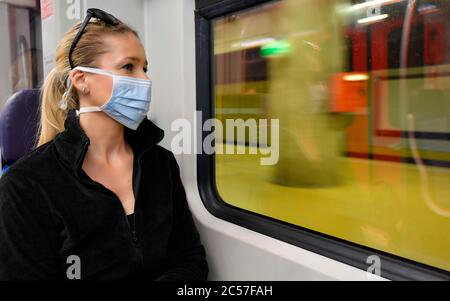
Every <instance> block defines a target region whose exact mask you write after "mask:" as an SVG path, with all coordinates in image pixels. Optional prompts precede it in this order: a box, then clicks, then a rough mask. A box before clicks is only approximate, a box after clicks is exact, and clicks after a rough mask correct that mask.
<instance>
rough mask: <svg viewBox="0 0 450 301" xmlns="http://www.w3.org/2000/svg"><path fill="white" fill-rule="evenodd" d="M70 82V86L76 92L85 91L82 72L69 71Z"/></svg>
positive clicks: (84, 79)
mask: <svg viewBox="0 0 450 301" xmlns="http://www.w3.org/2000/svg"><path fill="white" fill-rule="evenodd" d="M69 77H70V80H71V81H72V85H73V86H74V87H75V89H76V90H77V91H78V92H80V93H81V92H82V91H83V89H84V90H86V86H87V84H86V77H85V74H84V72H83V71H80V70H77V69H75V70H72V71H70V75H69Z"/></svg>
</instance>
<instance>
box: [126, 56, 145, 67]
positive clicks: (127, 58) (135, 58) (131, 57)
mask: <svg viewBox="0 0 450 301" xmlns="http://www.w3.org/2000/svg"><path fill="white" fill-rule="evenodd" d="M125 60H132V61H135V62H139V61H140V59H139V58H137V57H135V56H127V57H124V58H123V59H121V60H120V61H121V62H123V61H125ZM144 65H145V66H147V65H148V61H147V60H145V63H144Z"/></svg>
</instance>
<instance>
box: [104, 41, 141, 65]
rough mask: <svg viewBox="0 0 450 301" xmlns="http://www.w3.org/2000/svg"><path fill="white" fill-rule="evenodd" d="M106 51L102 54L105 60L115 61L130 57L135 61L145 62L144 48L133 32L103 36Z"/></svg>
mask: <svg viewBox="0 0 450 301" xmlns="http://www.w3.org/2000/svg"><path fill="white" fill-rule="evenodd" d="M105 46H106V47H107V52H105V54H104V55H103V58H104V59H105V60H109V61H110V62H111V63H116V62H119V61H121V60H125V59H130V60H134V61H136V62H141V63H144V64H145V63H146V61H147V58H146V55H145V49H144V47H143V46H142V43H141V41H140V40H139V39H138V38H137V37H136V36H135V35H133V34H131V33H129V34H115V35H109V36H107V37H106V38H105Z"/></svg>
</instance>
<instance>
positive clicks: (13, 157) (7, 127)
mask: <svg viewBox="0 0 450 301" xmlns="http://www.w3.org/2000/svg"><path fill="white" fill-rule="evenodd" d="M39 107H40V90H38V89H25V90H21V91H18V92H16V93H15V94H14V95H12V96H11V97H10V98H9V99H8V100H7V101H6V103H5V106H4V108H3V110H2V112H0V152H1V163H2V173H3V172H5V171H6V170H7V169H8V167H9V166H11V164H13V163H14V162H15V161H17V160H18V159H20V158H21V157H23V156H24V155H25V154H27V153H28V152H30V151H31V150H32V149H33V148H34V147H35V146H36V144H37V140H38V138H37V133H38V129H39V127H38V123H39V119H40V114H39Z"/></svg>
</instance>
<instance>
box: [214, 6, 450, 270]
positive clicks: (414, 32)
mask: <svg viewBox="0 0 450 301" xmlns="http://www.w3.org/2000/svg"><path fill="white" fill-rule="evenodd" d="M211 24H212V26H211V34H212V37H213V39H212V44H213V45H212V46H213V48H212V49H213V50H212V51H213V53H212V58H213V60H212V67H213V68H212V73H211V78H212V81H213V91H212V101H213V102H212V106H213V108H214V110H212V112H215V113H214V114H215V116H214V117H215V118H217V119H219V120H221V121H222V124H225V123H226V120H227V119H232V120H236V119H242V120H244V121H246V122H247V121H249V120H254V121H255V122H254V123H253V124H256V125H260V124H261V123H260V120H263V119H266V120H268V121H270V120H273V119H276V120H278V121H279V127H278V132H277V133H276V132H275V133H276V134H277V136H278V137H272V136H273V132H272V131H267V132H268V136H267V143H265V141H261V140H260V138H259V137H260V136H259V137H257V138H255V137H254V135H253V136H252V135H251V134H250V131H249V133H248V135H241V136H238V137H236V135H234V134H233V135H229V133H226V131H227V130H228V129H225V134H224V135H223V137H220V140H218V141H216V146H218V145H219V146H220V145H224V146H225V145H226V146H227V147H228V148H229V147H231V148H235V150H236V151H234V152H232V153H217V154H216V155H215V156H214V163H215V185H216V190H217V193H218V195H219V196H220V198H221V199H222V200H223V201H224V202H225V203H226V204H228V205H229V206H232V207H234V208H239V209H241V210H244V211H246V212H251V213H256V214H257V215H259V216H264V217H267V218H269V219H268V220H277V221H281V222H284V223H287V224H291V225H295V226H299V227H302V228H306V229H309V230H312V231H315V232H318V233H322V234H324V235H327V236H331V237H334V238H337V239H340V240H343V241H347V242H351V243H355V244H357V245H360V246H364V247H368V248H370V249H374V250H379V251H381V252H384V253H388V254H392V255H395V256H396V257H399V258H403V259H407V260H411V261H414V262H417V263H420V264H424V265H427V266H431V267H433V268H437V269H441V270H446V271H450V240H449V239H448V231H449V230H450V188H449V185H448V183H450V2H449V1H445V0H434V1H432V0H430V1H420V0H419V1H401V0H396V1H355V0H352V1H345V0H342V1H337V0H336V1H329V0H303V1H297V0H283V1H275V2H264V3H262V4H259V5H257V6H254V7H251V8H246V9H245V10H239V11H237V12H233V13H228V14H225V15H223V16H217V17H215V18H213V19H212V23H211ZM269 127H270V123H269ZM231 130H232V131H234V128H233V129H231ZM266 130H267V129H266V128H262V127H261V126H259V128H258V132H263V131H266ZM277 139H278V142H277V143H278V147H279V156H278V158H277V159H278V160H277V161H276V162H275V163H274V164H268V165H262V164H261V160H260V159H261V157H262V156H263V150H264V149H267V148H268V147H271V146H272V145H271V144H273V143H275V142H276V140H277ZM238 149H241V153H240V154H239V152H238ZM242 150H244V151H242Z"/></svg>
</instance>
